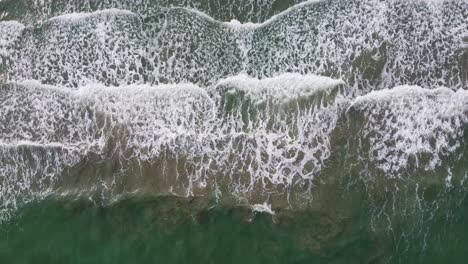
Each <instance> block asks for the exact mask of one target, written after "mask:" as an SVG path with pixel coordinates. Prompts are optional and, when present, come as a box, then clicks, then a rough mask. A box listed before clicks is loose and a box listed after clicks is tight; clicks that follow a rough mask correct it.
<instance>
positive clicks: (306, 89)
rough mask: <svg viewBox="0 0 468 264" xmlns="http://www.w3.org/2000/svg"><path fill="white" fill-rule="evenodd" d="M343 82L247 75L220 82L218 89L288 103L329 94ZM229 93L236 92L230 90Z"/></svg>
mask: <svg viewBox="0 0 468 264" xmlns="http://www.w3.org/2000/svg"><path fill="white" fill-rule="evenodd" d="M344 84H345V83H344V82H343V81H342V80H335V79H332V78H329V77H323V76H316V75H301V74H298V73H285V74H281V75H278V76H276V77H271V78H264V79H257V78H252V77H249V76H247V75H246V74H241V75H236V76H233V77H228V78H225V79H223V80H221V81H219V82H218V84H217V87H224V86H226V87H228V88H231V89H232V88H234V89H235V90H238V91H243V92H244V93H246V94H247V95H249V96H252V97H254V98H255V99H256V101H257V102H258V103H263V102H265V101H266V100H267V99H268V100H272V99H273V100H275V101H277V102H282V103H285V102H288V101H290V100H293V99H297V98H301V97H305V96H310V95H313V94H315V93H317V92H329V91H330V90H331V89H332V88H336V87H337V86H339V85H344ZM229 92H235V91H234V90H230V91H228V93H229Z"/></svg>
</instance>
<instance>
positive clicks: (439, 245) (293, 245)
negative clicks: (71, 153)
mask: <svg viewBox="0 0 468 264" xmlns="http://www.w3.org/2000/svg"><path fill="white" fill-rule="evenodd" d="M361 209H362V210H360V213H359V214H357V215H356V216H355V218H354V219H351V220H350V221H349V223H348V224H349V225H350V228H345V229H344V230H343V231H342V233H341V234H338V235H337V236H336V237H335V238H334V239H333V240H331V241H329V242H327V243H324V244H323V245H320V246H319V248H317V247H316V246H315V245H314V242H312V241H308V240H307V239H305V238H307V237H308V235H309V234H312V233H314V232H315V229H316V228H317V226H320V225H321V224H323V219H322V218H321V217H317V216H315V215H314V213H313V212H312V211H308V210H303V211H300V212H290V213H288V216H286V215H283V216H281V215H278V216H273V217H272V216H271V215H269V214H259V213H257V214H252V213H250V212H249V210H246V208H242V207H236V208H226V207H224V208H220V207H215V208H212V209H209V210H206V209H205V210H200V211H196V210H193V206H191V205H189V204H187V203H185V202H183V201H177V200H173V199H172V198H164V199H156V200H152V201H124V202H120V203H118V204H115V205H112V206H108V207H100V206H96V205H93V204H92V203H89V202H83V201H67V202H65V201H61V202H58V201H54V200H48V201H44V202H41V203H40V204H31V205H28V206H27V207H26V208H23V209H22V210H21V211H20V212H19V213H18V216H17V217H16V219H14V221H11V222H10V224H6V225H3V226H2V230H1V234H2V236H1V239H0V260H1V263H465V260H466V258H467V257H468V252H467V251H466V248H467V246H468V227H467V226H466V225H465V224H464V223H466V221H467V220H468V213H467V212H468V204H467V203H466V201H464V203H463V204H462V206H461V208H460V209H461V211H460V214H458V219H457V220H456V221H452V223H451V225H450V226H447V225H445V224H444V223H445V220H444V219H443V218H441V219H440V220H436V221H433V222H432V223H431V224H430V226H428V227H427V228H428V230H429V231H430V234H429V235H427V236H426V237H425V239H426V241H427V245H426V247H425V249H424V250H423V249H422V248H420V247H410V248H403V247H400V248H399V247H398V239H395V237H392V235H385V236H383V237H380V238H378V237H376V236H375V234H373V232H371V230H370V229H369V225H368V224H369V221H370V215H368V214H366V210H365V209H364V208H361ZM393 235H397V234H393ZM407 239H408V241H407V242H409V244H411V243H415V244H417V243H419V242H420V241H418V240H419V239H420V238H416V240H415V241H412V240H414V239H413V238H411V237H408V238H407Z"/></svg>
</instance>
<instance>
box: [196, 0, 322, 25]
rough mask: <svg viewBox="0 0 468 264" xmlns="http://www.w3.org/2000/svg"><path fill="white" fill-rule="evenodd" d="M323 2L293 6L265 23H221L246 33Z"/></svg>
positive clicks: (314, 0) (315, 0) (310, 2)
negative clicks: (305, 7)
mask: <svg viewBox="0 0 468 264" xmlns="http://www.w3.org/2000/svg"><path fill="white" fill-rule="evenodd" d="M325 1H327V0H307V1H304V2H301V3H298V4H295V5H294V6H291V7H289V8H288V9H286V10H284V11H282V12H281V13H279V14H276V15H274V16H272V17H270V18H269V19H267V20H265V21H263V22H261V23H252V22H246V23H241V22H240V21H239V20H236V19H233V20H231V21H229V22H223V23H224V25H226V26H228V27H230V28H232V29H234V30H246V31H249V30H254V29H258V28H261V27H264V26H267V25H269V24H271V23H273V22H274V21H277V20H279V19H281V18H282V17H284V16H287V15H288V14H290V13H291V12H293V11H295V10H298V9H300V8H303V7H304V6H308V5H314V4H317V3H321V2H325ZM205 16H206V15H205Z"/></svg>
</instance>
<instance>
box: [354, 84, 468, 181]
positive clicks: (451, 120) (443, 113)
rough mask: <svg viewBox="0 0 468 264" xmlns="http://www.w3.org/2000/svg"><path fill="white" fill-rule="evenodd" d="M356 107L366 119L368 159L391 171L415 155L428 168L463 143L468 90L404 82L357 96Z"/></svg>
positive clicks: (365, 133) (431, 167)
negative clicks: (408, 84)
mask: <svg viewBox="0 0 468 264" xmlns="http://www.w3.org/2000/svg"><path fill="white" fill-rule="evenodd" d="M351 107H353V108H356V109H360V111H363V112H364V113H365V114H364V117H365V119H366V121H365V126H364V131H363V137H364V138H368V139H369V142H370V146H371V147H370V150H369V158H370V159H371V160H372V161H375V162H376V163H377V166H378V167H379V168H380V169H381V170H383V171H384V172H387V173H388V175H389V176H392V175H397V176H398V175H399V173H401V171H402V170H404V169H406V168H407V166H408V164H409V162H410V158H413V159H414V160H415V162H416V164H417V165H418V166H421V167H423V168H425V169H426V170H434V169H435V168H436V167H437V166H439V165H441V162H442V159H443V157H444V156H447V155H450V154H451V153H454V152H455V151H456V150H458V149H459V148H460V147H461V142H460V140H459V139H460V138H462V136H463V132H464V127H465V126H466V124H467V122H468V91H466V90H458V91H457V92H454V91H452V90H450V89H448V88H439V89H433V90H428V89H423V88H421V87H417V86H399V87H395V88H393V89H385V90H382V91H374V92H371V93H369V94H367V95H365V96H362V97H358V98H357V99H356V100H355V101H354V102H353V104H352V106H351Z"/></svg>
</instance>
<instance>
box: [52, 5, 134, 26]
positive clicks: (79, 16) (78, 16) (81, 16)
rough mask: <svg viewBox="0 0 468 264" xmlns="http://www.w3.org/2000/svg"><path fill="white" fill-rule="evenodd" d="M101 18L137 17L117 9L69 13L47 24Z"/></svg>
mask: <svg viewBox="0 0 468 264" xmlns="http://www.w3.org/2000/svg"><path fill="white" fill-rule="evenodd" d="M103 16H137V15H136V14H135V13H133V12H131V11H128V10H122V9H117V8H111V9H106V10H98V11H94V12H82V13H69V14H64V15H60V16H55V17H51V18H49V19H48V20H47V21H48V22H58V21H60V22H69V23H70V22H73V23H75V22H82V21H83V20H87V19H90V18H100V17H103Z"/></svg>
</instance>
